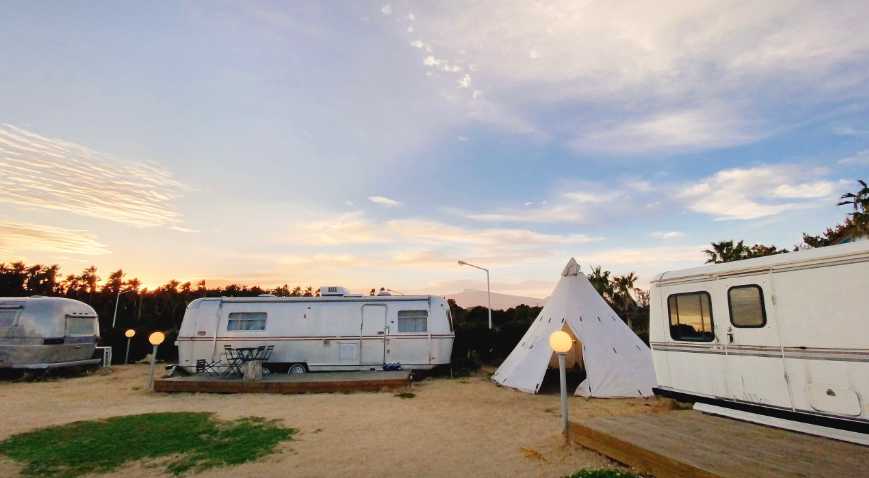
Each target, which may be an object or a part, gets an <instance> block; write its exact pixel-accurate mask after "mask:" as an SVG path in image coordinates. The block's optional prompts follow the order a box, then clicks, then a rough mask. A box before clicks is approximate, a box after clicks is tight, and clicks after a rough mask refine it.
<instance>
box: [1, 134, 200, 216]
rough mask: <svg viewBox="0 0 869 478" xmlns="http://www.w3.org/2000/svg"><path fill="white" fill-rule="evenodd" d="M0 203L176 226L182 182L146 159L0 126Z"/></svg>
mask: <svg viewBox="0 0 869 478" xmlns="http://www.w3.org/2000/svg"><path fill="white" fill-rule="evenodd" d="M0 169H2V170H3V174H2V175H0V202H5V203H8V204H14V205H17V206H23V207H32V208H42V209H52V210H58V211H63V212H68V213H72V214H78V215H82V216H88V217H94V218H99V219H104V220H108V221H114V222H119V223H124V224H130V225H134V226H140V227H147V226H179V223H180V222H181V215H180V213H179V212H178V211H177V210H176V208H175V200H176V199H177V198H178V197H179V196H180V193H181V190H182V189H183V186H182V184H181V183H180V182H179V181H177V180H176V179H175V178H174V177H173V176H172V174H171V173H170V172H169V171H167V170H166V169H164V168H162V167H161V166H158V165H156V164H153V163H149V162H132V161H123V160H119V159H114V158H111V157H109V156H107V155H105V154H102V153H100V152H98V151H94V150H92V149H89V148H87V147H85V146H82V145H78V144H75V143H70V142H67V141H64V140H60V139H54V138H47V137H44V136H40V135H38V134H36V133H33V132H30V131H27V130H24V129H21V128H17V127H15V126H12V125H2V126H0Z"/></svg>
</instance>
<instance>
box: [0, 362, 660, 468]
mask: <svg viewBox="0 0 869 478" xmlns="http://www.w3.org/2000/svg"><path fill="white" fill-rule="evenodd" d="M146 374H147V367H146V366H140V365H130V366H124V367H115V368H114V370H113V373H111V374H107V375H92V376H87V377H81V378H67V379H62V380H55V381H48V382H35V383H24V382H21V383H10V382H0V403H3V404H4V407H3V408H4V410H3V411H4V418H3V427H0V440H3V439H5V438H7V437H9V436H11V435H13V434H16V433H20V432H25V431H29V430H33V429H36V428H42V427H46V426H52V425H61V424H66V423H70V422H73V421H77V420H90V419H98V418H108V417H113V416H121V415H132V414H141V413H151V412H168V411H191V412H192V411H204V412H214V413H215V414H216V415H217V416H218V417H219V418H220V419H223V420H233V419H237V418H243V417H247V416H252V415H255V416H261V417H264V418H266V419H275V420H278V421H280V422H281V423H283V424H284V425H285V426H288V427H292V428H295V429H298V430H299V432H298V433H297V434H296V435H295V436H294V441H292V442H288V443H285V444H283V445H280V446H279V453H278V454H276V455H271V456H269V457H266V458H265V459H263V460H262V461H259V462H255V463H246V464H242V465H239V466H234V467H230V468H225V469H224V468H221V469H213V470H207V471H205V472H204V473H203V474H202V475H201V476H225V477H233V478H236V477H245V476H257V477H262V476H283V475H288V474H292V475H294V476H329V475H331V476H335V475H349V476H402V477H405V476H468V475H473V476H482V477H485V476H504V475H511V476H515V477H522V476H535V477H536V476H541V477H547V476H553V477H561V476H565V475H569V474H571V473H573V472H575V471H577V470H579V469H582V468H597V467H611V466H615V465H614V464H613V463H612V462H610V461H609V460H607V459H606V458H604V457H602V456H600V455H598V454H596V453H594V452H591V451H588V450H586V449H583V448H579V447H575V446H572V445H566V444H565V443H564V440H563V438H562V437H561V435H560V434H559V432H558V430H559V417H558V413H557V412H552V410H556V411H557V410H558V400H559V399H558V396H557V395H537V396H534V395H527V394H524V393H520V392H516V391H513V390H508V389H504V388H499V387H497V386H495V385H494V384H492V383H491V382H489V381H488V380H486V379H485V377H470V378H463V379H462V380H461V383H460V381H459V380H447V379H437V380H429V381H425V382H422V383H419V384H416V385H414V387H413V393H414V394H415V397H414V398H413V399H412V400H400V399H399V400H396V398H395V397H394V395H393V394H392V393H352V394H316V395H313V394H312V395H206V394H173V395H167V394H153V393H148V392H145V391H144V390H143V385H144V383H145V379H146ZM464 382H467V383H464ZM669 407H670V403H669V402H668V401H658V400H639V399H625V400H615V399H608V400H589V399H584V398H579V397H572V398H571V402H570V408H571V414H572V418H575V419H582V418H583V417H592V416H604V415H626V414H639V413H658V412H663V411H666V410H667V409H669ZM118 446H123V444H122V443H118ZM526 450H530V451H533V452H534V453H533V454H532V455H531V456H529V455H528V452H526ZM19 470H20V468H19V465H17V464H15V463H12V462H10V461H9V460H0V476H15V475H16V474H17V472H18V471H19ZM162 473H163V471H162V470H161V468H159V467H155V466H153V465H149V464H148V463H140V462H137V463H134V464H131V465H127V466H125V467H123V468H121V469H120V470H118V471H116V472H114V473H112V474H111V475H109V476H118V477H123V478H130V477H134V476H161V474H162ZM197 476H200V475H197Z"/></svg>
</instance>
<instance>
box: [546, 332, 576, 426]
mask: <svg viewBox="0 0 869 478" xmlns="http://www.w3.org/2000/svg"><path fill="white" fill-rule="evenodd" d="M549 346H550V347H551V348H552V351H553V352H555V353H557V354H558V376H559V379H560V382H561V433H564V436H565V437H566V436H567V373H566V372H565V370H564V358H565V356H566V355H567V352H569V351H570V348H571V347H573V339H572V338H570V334H568V333H567V332H565V331H563V330H556V331H555V332H552V335H550V336H549Z"/></svg>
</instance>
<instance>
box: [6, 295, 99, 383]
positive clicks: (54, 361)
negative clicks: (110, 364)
mask: <svg viewBox="0 0 869 478" xmlns="http://www.w3.org/2000/svg"><path fill="white" fill-rule="evenodd" d="M99 337H100V328H99V324H98V323H97V313H96V311H94V309H93V308H92V307H91V306H89V305H87V304H85V303H83V302H79V301H77V300H73V299H65V298H63V297H39V296H33V297H2V298H0V368H16V369H49V368H58V367H70V366H76V365H93V364H97V363H99V362H100V359H98V358H97V359H95V358H93V356H94V350H95V347H96V344H97V340H98V339H99Z"/></svg>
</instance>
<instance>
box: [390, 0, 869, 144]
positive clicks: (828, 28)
mask: <svg viewBox="0 0 869 478" xmlns="http://www.w3.org/2000/svg"><path fill="white" fill-rule="evenodd" d="M756 7H757V8H752V10H751V12H747V11H746V10H745V9H744V8H741V7H740V6H739V5H738V4H732V3H731V4H721V3H720V2H684V1H677V0H668V1H656V2H632V3H630V4H627V3H624V2H574V1H570V0H563V1H553V2H548V3H547V4H546V5H545V6H541V5H539V4H537V3H534V2H527V1H524V0H500V1H497V2H496V1H481V2H474V3H470V4H469V3H467V2H461V3H455V4H437V6H432V5H420V6H419V7H418V8H416V10H418V12H417V13H419V21H417V22H415V25H414V27H415V35H417V36H418V37H419V38H420V40H418V41H419V43H417V44H416V45H419V47H420V48H421V47H422V46H423V45H425V46H426V47H427V48H428V49H429V50H434V53H432V52H431V51H428V53H427V54H426V55H431V56H432V58H433V59H439V60H443V59H446V58H450V59H456V60H455V61H454V63H456V64H459V63H458V62H459V61H461V65H462V66H466V67H467V68H466V70H467V71H468V72H469V73H468V74H469V75H470V76H472V77H473V85H474V88H477V86H476V85H478V84H479V85H484V86H483V87H482V88H481V89H483V90H485V92H486V95H485V98H486V101H487V103H488V105H487V106H486V107H485V108H480V105H478V104H476V102H475V101H473V100H472V99H470V98H468V101H467V108H468V110H469V111H473V112H474V113H473V114H469V115H468V117H469V118H471V119H473V120H476V121H481V122H487V123H489V124H490V125H492V126H495V127H498V128H504V129H507V130H510V131H511V132H513V131H515V128H516V127H517V126H519V125H521V126H522V127H523V129H525V130H526V131H541V132H542V133H543V135H544V136H545V137H547V138H554V139H556V140H559V141H563V142H564V143H565V144H567V145H569V146H571V147H573V148H574V149H575V150H577V151H579V152H587V151H594V152H611V153H621V154H634V153H646V152H659V151H684V150H703V149H709V148H721V147H729V146H733V145H740V144H746V143H750V142H753V141H756V140H758V139H760V138H764V137H767V136H770V135H772V134H776V133H777V132H779V131H782V130H783V129H785V128H787V126H788V125H795V124H799V123H800V122H802V121H807V120H811V119H812V117H813V115H815V114H816V113H817V111H818V108H817V106H818V104H821V103H824V102H834V103H839V104H841V103H842V102H844V101H848V100H849V99H854V98H863V97H865V95H866V94H867V92H869V91H867V84H869V83H867V80H869V61H867V60H869V31H867V30H866V29H865V28H863V25H862V24H861V23H860V18H863V17H865V16H867V15H869V4H866V3H865V2H863V3H859V6H858V5H857V4H855V3H854V2H846V1H835V0H834V1H832V3H831V2H806V5H802V7H801V8H796V9H795V8H794V6H793V5H792V4H791V3H789V2H765V3H764V4H763V5H757V6H756ZM517 18H521V19H522V21H521V22H517V21H516V19H517ZM709 18H715V21H714V22H710V21H709ZM399 28H401V26H399ZM471 65H473V68H470V67H471ZM430 66H431V67H434V65H430ZM460 77H461V74H460V75H459V76H457V77H455V78H452V79H453V80H454V81H460ZM784 77H786V78H787V81H782V78H784ZM806 93H809V94H806ZM553 116H555V117H557V118H558V120H557V121H552V117H553ZM504 118H510V121H504ZM589 125H602V127H589ZM843 131H844V132H845V133H847V134H851V133H853V132H855V131H857V130H854V129H853V128H852V129H851V130H848V131H845V130H843Z"/></svg>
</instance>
